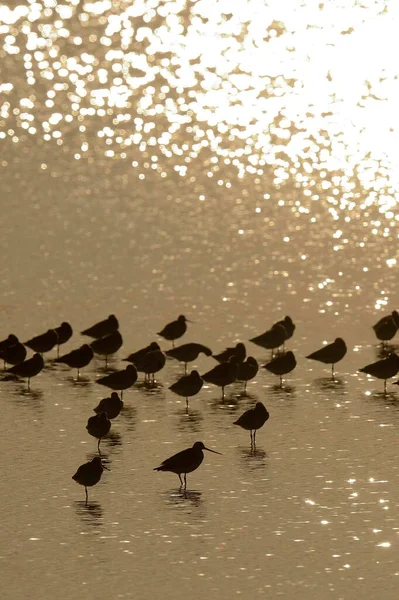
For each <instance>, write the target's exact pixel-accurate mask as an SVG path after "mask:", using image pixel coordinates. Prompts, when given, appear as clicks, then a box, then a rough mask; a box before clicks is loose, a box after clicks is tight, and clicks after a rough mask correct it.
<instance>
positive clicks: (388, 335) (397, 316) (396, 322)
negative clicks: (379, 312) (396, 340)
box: [373, 310, 399, 345]
mask: <svg viewBox="0 0 399 600" xmlns="http://www.w3.org/2000/svg"><path fill="white" fill-rule="evenodd" d="M373 329H374V333H375V335H376V336H377V338H378V339H379V340H380V341H381V342H382V344H383V345H385V344H386V342H389V341H390V340H391V339H392V338H393V337H394V336H395V335H396V332H397V331H398V329H399V313H398V311H397V310H394V311H393V312H392V314H390V315H387V316H386V317H382V319H380V320H379V321H377V323H376V324H375V325H373Z"/></svg>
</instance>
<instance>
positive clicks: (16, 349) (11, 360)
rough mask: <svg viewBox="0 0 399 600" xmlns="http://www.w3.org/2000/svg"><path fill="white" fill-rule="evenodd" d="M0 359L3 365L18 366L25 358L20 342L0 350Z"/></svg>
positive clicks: (24, 350) (24, 349) (24, 351)
mask: <svg viewBox="0 0 399 600" xmlns="http://www.w3.org/2000/svg"><path fill="white" fill-rule="evenodd" d="M0 358H2V359H3V361H4V365H6V364H9V365H19V363H21V362H23V361H24V360H25V358H26V348H25V346H24V345H23V344H21V342H17V343H16V344H13V345H12V346H7V347H6V348H4V350H0Z"/></svg>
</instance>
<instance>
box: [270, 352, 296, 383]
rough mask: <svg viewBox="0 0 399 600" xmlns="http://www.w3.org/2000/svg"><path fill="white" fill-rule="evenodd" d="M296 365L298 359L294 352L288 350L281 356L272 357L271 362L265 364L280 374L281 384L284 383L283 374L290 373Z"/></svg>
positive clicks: (272, 371) (274, 372) (273, 371)
mask: <svg viewBox="0 0 399 600" xmlns="http://www.w3.org/2000/svg"><path fill="white" fill-rule="evenodd" d="M295 367H296V359H295V356H294V353H293V352H291V351H290V352H286V353H285V354H282V355H280V356H276V357H275V358H272V360H271V361H270V362H268V363H267V364H266V365H264V366H263V368H264V369H267V370H268V371H270V373H273V374H274V375H279V376H280V386H281V387H282V385H283V375H286V374H287V373H290V372H291V371H293V370H294V369H295Z"/></svg>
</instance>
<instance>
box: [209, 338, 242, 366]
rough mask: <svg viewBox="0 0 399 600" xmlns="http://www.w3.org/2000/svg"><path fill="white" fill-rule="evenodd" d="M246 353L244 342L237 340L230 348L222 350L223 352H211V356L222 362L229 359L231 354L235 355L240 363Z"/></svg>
mask: <svg viewBox="0 0 399 600" xmlns="http://www.w3.org/2000/svg"><path fill="white" fill-rule="evenodd" d="M246 355H247V351H246V348H245V346H244V344H242V343H241V342H239V343H238V344H237V345H236V346H233V347H232V348H226V350H223V352H220V353H219V354H213V355H212V357H213V358H214V359H215V360H217V361H218V363H224V362H227V361H228V360H230V357H231V356H235V357H236V359H237V362H238V363H240V362H243V361H244V360H245V357H246Z"/></svg>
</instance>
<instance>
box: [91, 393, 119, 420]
mask: <svg viewBox="0 0 399 600" xmlns="http://www.w3.org/2000/svg"><path fill="white" fill-rule="evenodd" d="M122 408H123V401H122V400H121V399H120V398H119V396H118V394H117V393H116V392H112V394H111V396H110V397H109V398H103V399H102V400H101V401H100V402H99V404H98V406H96V408H94V409H93V410H94V412H95V413H96V414H98V415H99V414H100V413H106V415H107V417H108V419H115V418H116V417H117V416H118V415H119V413H120V412H121V410H122Z"/></svg>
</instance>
